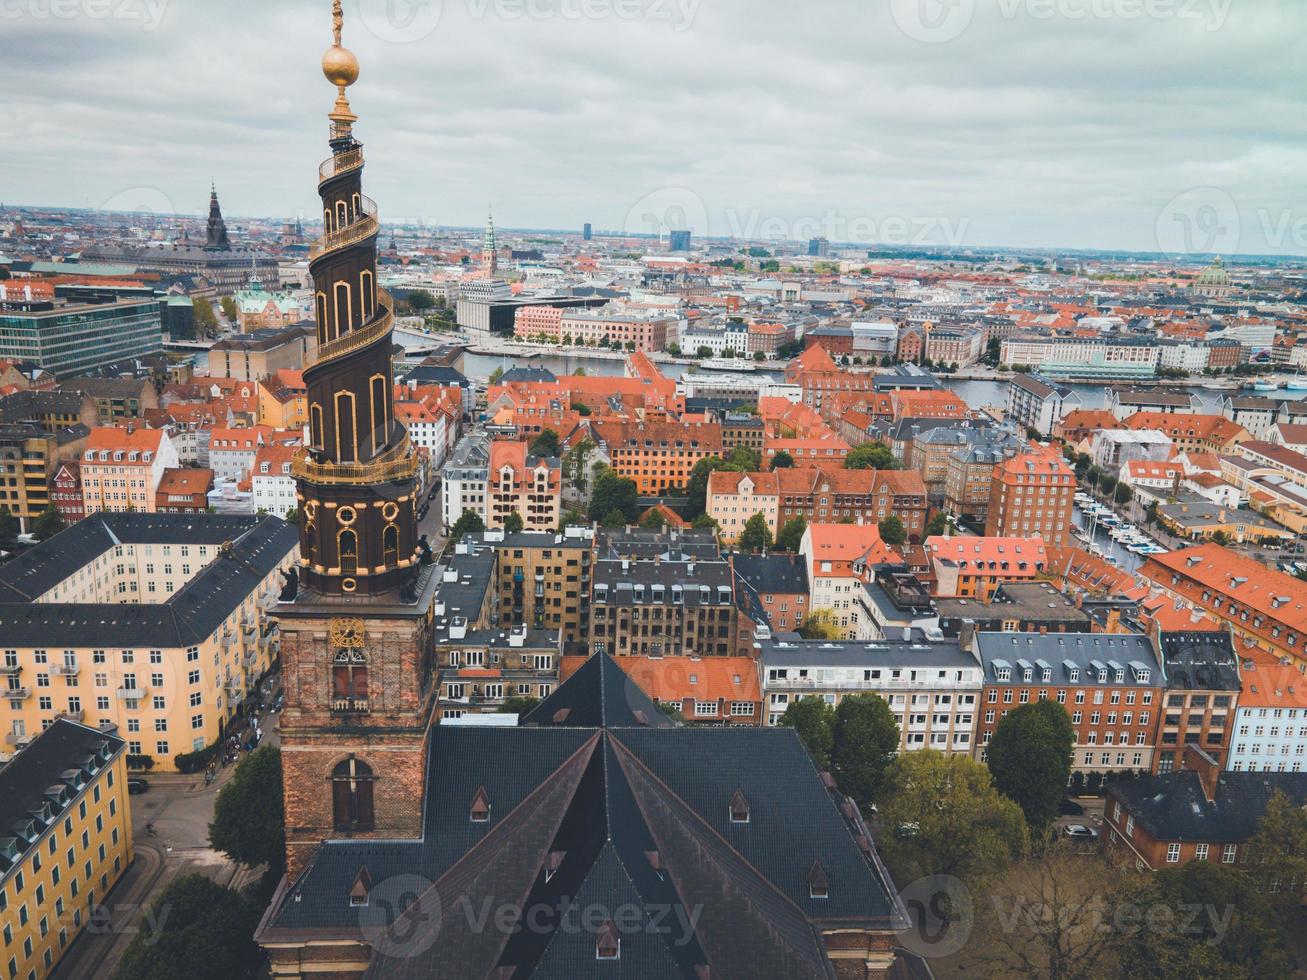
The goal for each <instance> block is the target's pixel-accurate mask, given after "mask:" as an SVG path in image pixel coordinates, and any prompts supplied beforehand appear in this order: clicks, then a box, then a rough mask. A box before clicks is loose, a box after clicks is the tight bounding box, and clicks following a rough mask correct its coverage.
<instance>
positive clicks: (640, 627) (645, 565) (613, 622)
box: [590, 530, 752, 657]
mask: <svg viewBox="0 0 1307 980" xmlns="http://www.w3.org/2000/svg"><path fill="white" fill-rule="evenodd" d="M590 574H591V595H590V600H591V601H590V652H591V653H607V654H609V655H611V656H614V657H626V656H646V657H648V656H654V657H657V656H668V655H677V656H680V655H685V656H739V655H746V654H747V646H748V644H749V643H750V642H752V632H751V631H747V636H745V637H744V640H743V643H742V631H741V624H740V620H741V619H742V618H743V617H742V614H741V613H740V612H739V610H738V609H737V608H736V601H735V576H734V573H733V572H732V570H731V565H730V562H729V561H727V560H726V559H725V558H723V557H722V556H721V555H720V553H719V552H718V551H717V548H716V545H715V543H713V542H712V537H711V535H702V534H694V533H681V532H676V531H661V532H649V531H643V532H642V531H633V530H632V531H618V532H612V533H601V534H599V535H598V536H597V537H596V541H595V559H594V562H593V566H592V569H591V573H590Z"/></svg>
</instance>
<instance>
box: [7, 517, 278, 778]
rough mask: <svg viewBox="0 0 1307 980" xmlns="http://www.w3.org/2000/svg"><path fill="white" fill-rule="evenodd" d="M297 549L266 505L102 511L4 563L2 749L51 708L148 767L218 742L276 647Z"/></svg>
mask: <svg viewBox="0 0 1307 980" xmlns="http://www.w3.org/2000/svg"><path fill="white" fill-rule="evenodd" d="M298 552H299V547H298V534H297V532H296V530H295V528H294V527H292V526H290V525H288V524H287V523H286V522H285V521H282V520H281V519H280V518H275V517H245V516H218V515H207V514H139V513H127V514H104V513H102V514H96V515H92V516H90V517H88V518H86V519H85V520H83V521H81V522H80V523H78V524H76V525H74V526H73V527H71V528H68V529H66V530H64V531H62V532H60V533H59V534H57V535H55V536H54V537H53V538H51V539H50V540H49V541H48V542H46V543H44V544H42V545H41V546H39V547H37V548H33V549H32V550H30V551H28V552H27V553H25V554H24V555H23V556H22V557H20V558H18V559H16V560H14V561H12V562H10V563H9V564H7V565H5V566H3V567H0V658H3V659H2V660H0V730H2V731H3V732H4V744H3V745H2V746H0V749H3V750H4V751H6V752H13V751H14V750H16V749H20V748H22V747H23V746H25V745H26V744H27V743H29V742H31V741H32V739H33V738H34V737H35V736H37V735H38V734H39V733H40V732H41V731H42V729H44V728H46V727H48V726H49V725H50V724H51V723H52V722H53V721H54V720H55V719H56V718H59V717H65V718H69V719H72V720H74V721H79V722H84V723H85V724H88V725H92V726H103V725H106V724H112V725H115V726H117V730H118V732H119V733H120V734H121V735H122V736H123V738H124V739H126V741H127V753H128V755H131V756H146V757H149V758H150V759H152V760H153V768H154V769H155V770H165V771H167V770H172V769H174V768H175V766H174V762H173V759H174V757H175V756H176V755H178V754H181V753H187V752H193V751H196V750H199V749H204V748H207V747H209V746H211V745H213V744H215V743H216V742H217V741H218V740H219V739H221V738H222V736H223V734H224V732H225V731H226V728H227V725H228V723H229V722H230V721H231V719H232V717H233V716H234V715H236V714H237V713H238V712H239V711H240V710H241V705H242V704H243V702H244V700H245V699H246V697H248V696H249V694H250V693H251V692H252V691H253V690H254V689H255V685H257V683H258V680H259V678H260V677H261V676H262V675H263V674H264V673H265V672H267V670H268V669H269V668H270V667H271V666H272V665H273V663H274V662H275V661H276V659H277V653H278V645H279V639H278V635H277V629H276V626H275V624H274V623H273V622H272V621H271V620H270V619H269V618H268V616H267V611H268V610H269V609H270V608H271V607H272V605H273V604H275V603H276V601H277V597H278V595H279V593H280V591H281V587H282V581H283V580H282V577H281V575H280V574H279V572H280V570H282V569H288V568H290V567H291V566H292V565H293V564H294V562H295V559H296V557H297V556H298Z"/></svg>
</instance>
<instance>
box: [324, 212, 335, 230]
mask: <svg viewBox="0 0 1307 980" xmlns="http://www.w3.org/2000/svg"><path fill="white" fill-rule="evenodd" d="M322 230H323V231H325V232H331V231H334V230H335V229H333V228H332V227H331V208H323V209H322Z"/></svg>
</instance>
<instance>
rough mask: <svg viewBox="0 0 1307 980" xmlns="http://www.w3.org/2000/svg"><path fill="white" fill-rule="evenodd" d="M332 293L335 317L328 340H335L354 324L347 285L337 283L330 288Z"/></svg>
mask: <svg viewBox="0 0 1307 980" xmlns="http://www.w3.org/2000/svg"><path fill="white" fill-rule="evenodd" d="M332 292H333V294H334V295H335V297H336V317H335V320H334V321H333V323H332V326H333V328H334V329H333V330H332V332H331V334H330V339H331V340H335V339H336V338H337V337H339V336H341V335H342V334H344V333H345V332H346V331H347V330H349V329H350V327H351V326H352V325H353V323H354V304H353V298H352V296H351V295H350V293H351V290H350V288H349V283H347V282H338V283H336V285H335V286H334V287H332Z"/></svg>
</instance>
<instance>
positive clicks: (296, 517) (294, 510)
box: [283, 507, 300, 524]
mask: <svg viewBox="0 0 1307 980" xmlns="http://www.w3.org/2000/svg"><path fill="white" fill-rule="evenodd" d="M283 520H285V522H286V523H287V524H298V523H299V522H300V509H299V508H298V507H290V508H288V509H287V510H286V516H285V517H284V518H283Z"/></svg>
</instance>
